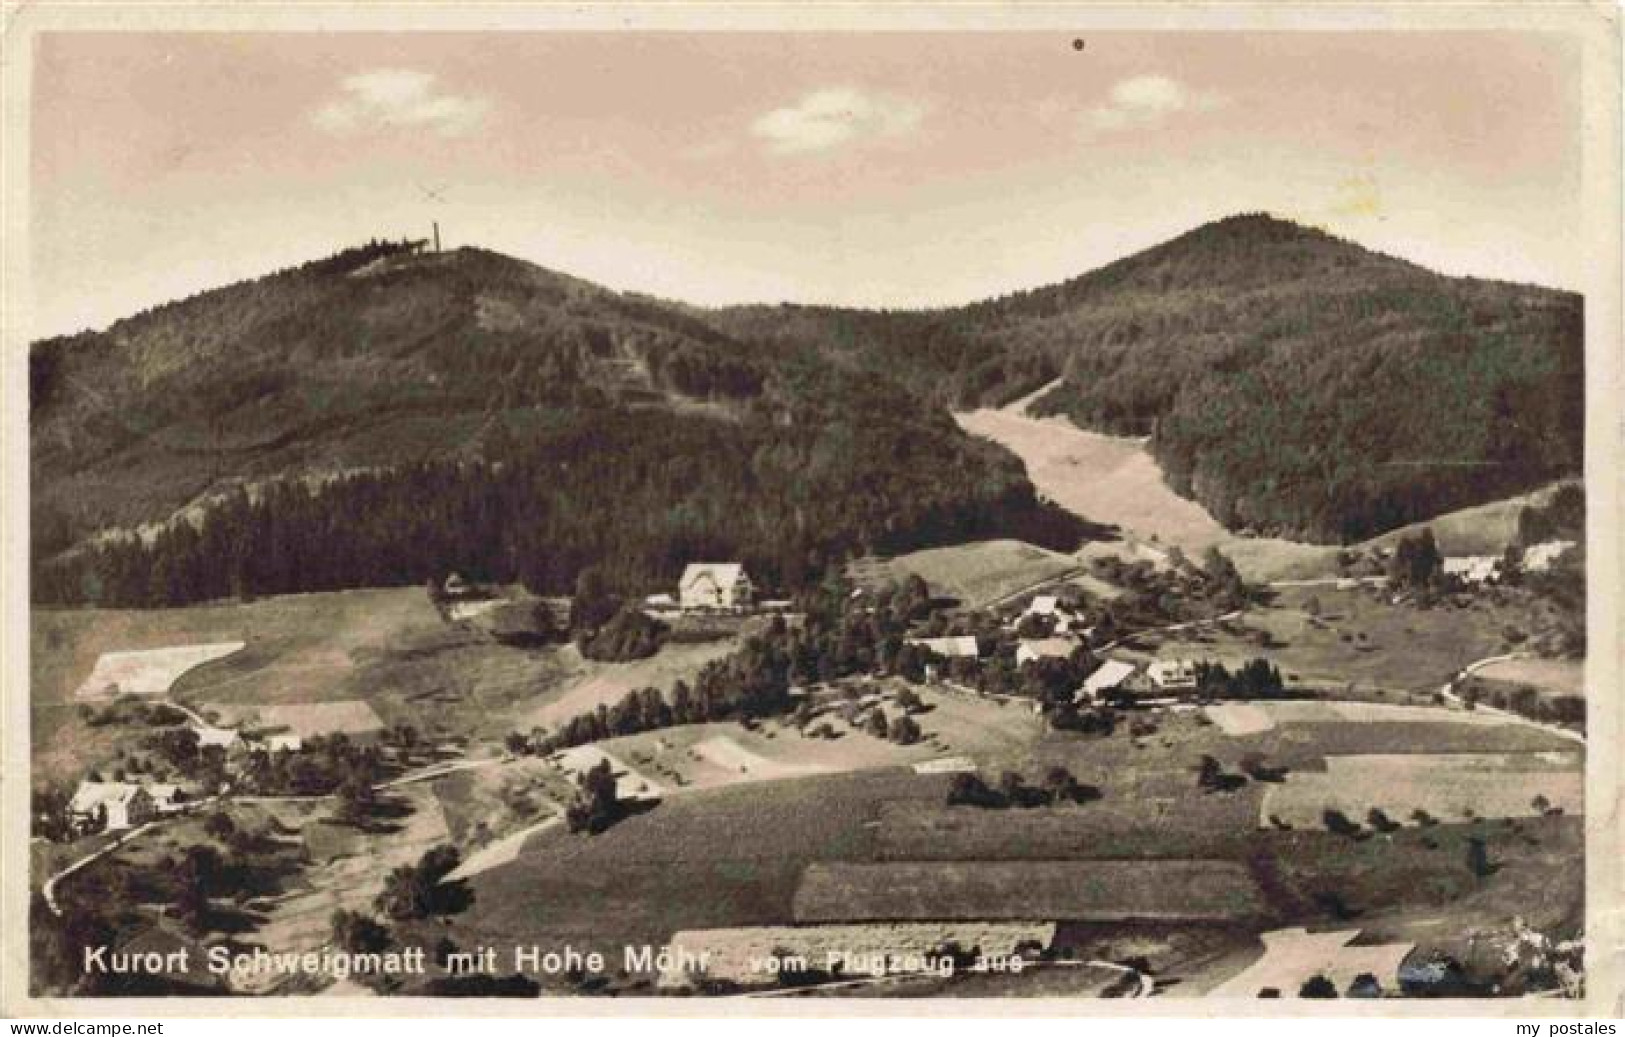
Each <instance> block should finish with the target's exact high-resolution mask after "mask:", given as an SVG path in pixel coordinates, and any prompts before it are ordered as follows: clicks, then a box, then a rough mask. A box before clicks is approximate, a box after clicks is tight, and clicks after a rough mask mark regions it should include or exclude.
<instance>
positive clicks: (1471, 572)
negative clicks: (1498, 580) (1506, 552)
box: [1444, 555, 1501, 583]
mask: <svg viewBox="0 0 1625 1037" xmlns="http://www.w3.org/2000/svg"><path fill="white" fill-rule="evenodd" d="M1500 567H1501V560H1500V559H1499V558H1497V557H1495V556H1494V555H1467V556H1465V557H1461V558H1446V559H1445V560H1444V574H1445V575H1446V576H1454V577H1456V578H1457V579H1459V580H1461V581H1462V582H1463V583H1488V582H1489V581H1491V580H1493V579H1494V578H1495V576H1496V574H1497V572H1498V571H1499V569H1500Z"/></svg>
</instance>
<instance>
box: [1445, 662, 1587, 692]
mask: <svg viewBox="0 0 1625 1037" xmlns="http://www.w3.org/2000/svg"><path fill="white" fill-rule="evenodd" d="M1473 676H1475V677H1479V678H1481V679H1483V680H1489V681H1505V682H1507V683H1509V684H1527V685H1529V686H1530V687H1532V688H1534V689H1535V690H1536V691H1539V692H1540V693H1542V694H1543V695H1548V696H1565V695H1573V696H1578V697H1580V698H1584V697H1585V663H1584V662H1583V661H1580V660H1577V659H1505V660H1503V661H1501V662H1496V663H1491V664H1489V665H1488V666H1483V667H1480V668H1479V669H1477V670H1474V671H1473Z"/></svg>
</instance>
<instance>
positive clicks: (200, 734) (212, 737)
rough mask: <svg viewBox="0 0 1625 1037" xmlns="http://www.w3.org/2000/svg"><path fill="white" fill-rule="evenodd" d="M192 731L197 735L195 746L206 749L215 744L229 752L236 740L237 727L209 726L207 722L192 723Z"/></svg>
mask: <svg viewBox="0 0 1625 1037" xmlns="http://www.w3.org/2000/svg"><path fill="white" fill-rule="evenodd" d="M192 733H193V734H196V735H197V747H198V748H199V749H207V748H208V747H209V746H211V745H217V746H219V747H220V748H222V749H225V750H226V751H227V752H230V751H231V749H232V747H234V746H235V745H236V744H237V741H238V734H237V729H236V728H231V727H211V726H209V725H207V724H193V725H192Z"/></svg>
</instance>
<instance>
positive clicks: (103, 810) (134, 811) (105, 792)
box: [68, 781, 157, 832]
mask: <svg viewBox="0 0 1625 1037" xmlns="http://www.w3.org/2000/svg"><path fill="white" fill-rule="evenodd" d="M68 810H69V812H70V813H72V814H73V816H74V819H75V820H76V821H78V822H80V823H81V824H89V823H92V822H95V821H97V820H98V819H101V818H105V819H106V822H107V824H106V828H107V830H108V831H110V832H116V831H120V830H122V829H125V828H133V827H135V826H136V825H139V824H144V823H145V822H147V821H149V820H151V819H152V817H153V816H154V815H155V814H156V813H157V807H156V806H155V805H154V804H153V801H152V795H151V794H150V793H148V792H147V790H146V789H144V788H142V787H141V786H140V785H136V784H133V783H131V782H128V781H81V782H80V783H79V787H78V788H77V789H75V790H74V793H73V799H72V800H71V801H70V802H69V803H68Z"/></svg>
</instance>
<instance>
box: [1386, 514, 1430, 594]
mask: <svg viewBox="0 0 1625 1037" xmlns="http://www.w3.org/2000/svg"><path fill="white" fill-rule="evenodd" d="M1443 575H1444V556H1443V555H1442V554H1440V553H1439V545H1438V544H1437V543H1436V542H1435V541H1434V539H1433V530H1432V529H1429V528H1428V527H1426V526H1424V527H1423V528H1422V531H1421V532H1419V533H1416V534H1414V535H1412V536H1404V537H1400V538H1399V543H1397V544H1395V545H1394V553H1393V554H1392V555H1391V556H1389V558H1388V583H1389V585H1390V586H1392V587H1395V588H1397V589H1403V590H1427V589H1431V588H1433V587H1436V586H1437V585H1438V583H1439V581H1440V579H1441V578H1442V577H1443Z"/></svg>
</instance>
